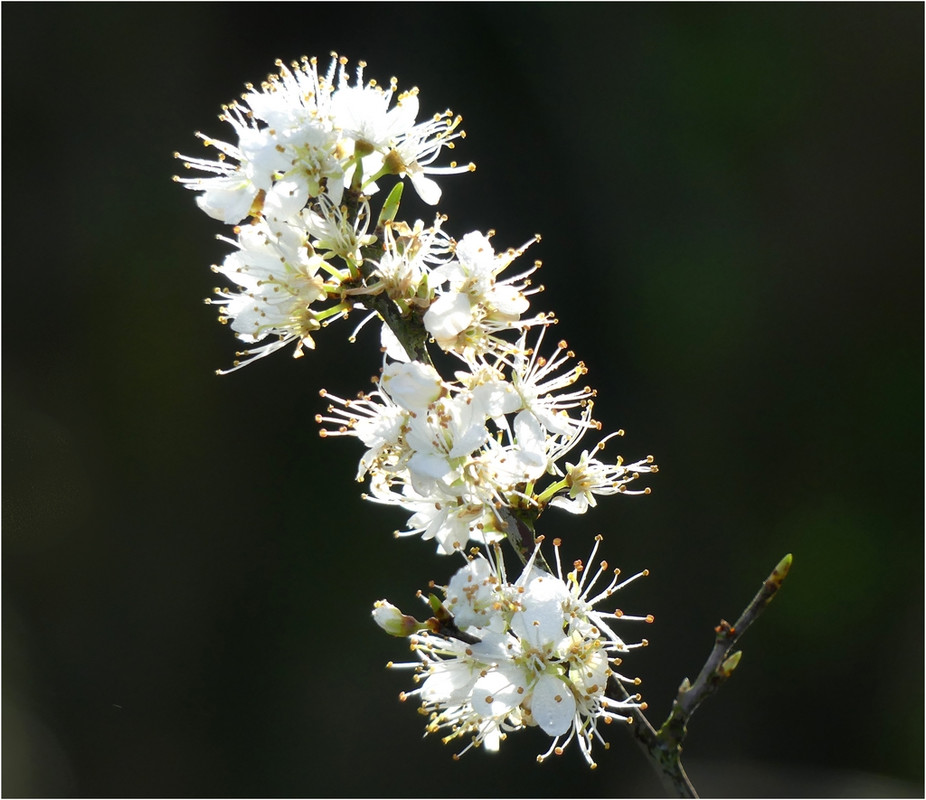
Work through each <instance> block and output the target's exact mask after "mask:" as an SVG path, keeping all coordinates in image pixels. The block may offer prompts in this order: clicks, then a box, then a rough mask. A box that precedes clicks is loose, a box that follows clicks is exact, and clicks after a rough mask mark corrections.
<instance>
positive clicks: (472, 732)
mask: <svg viewBox="0 0 926 800" xmlns="http://www.w3.org/2000/svg"><path fill="white" fill-rule="evenodd" d="M600 540H601V537H596V544H595V548H594V550H593V551H592V555H591V557H590V560H591V559H594V557H595V553H596V552H597V548H598V543H599V542H600ZM559 544H560V543H559V541H558V540H557V541H555V542H554V546H555V547H556V574H555V575H553V574H550V573H548V572H545V571H542V570H541V569H539V568H538V567H537V566H536V561H535V560H536V558H537V554H538V552H539V547H540V542H539V541H538V543H537V545H536V547H535V549H534V552H533V554H532V555H531V557H530V559H529V560H528V562H527V564H526V566H525V567H524V569H523V571H522V573H521V575H520V577H519V578H518V579H517V580H516V581H514V582H509V581H508V580H507V577H506V574H505V569H504V566H503V564H502V563H501V559H500V556H499V554H498V553H497V552H495V551H493V552H492V553H490V557H489V558H486V557H484V556H482V555H477V556H476V557H475V558H473V559H472V560H470V561H469V563H467V564H466V566H464V567H463V568H461V569H460V570H458V571H457V573H456V574H455V575H454V576H453V577H452V578H451V579H450V582H449V584H448V586H447V587H446V589H445V596H446V600H445V603H444V605H443V606H442V607H441V608H442V609H444V610H443V611H442V612H439V613H438V615H437V616H436V617H435V618H433V619H432V620H431V622H430V623H429V624H428V626H427V629H424V630H422V632H420V633H416V634H413V635H411V636H409V639H410V641H411V649H412V651H413V652H414V653H415V654H416V656H418V659H419V662H418V663H415V662H411V663H406V664H392V665H391V666H393V667H397V668H403V667H404V668H409V669H413V670H414V671H415V673H416V679H417V680H418V681H420V686H419V688H417V689H415V690H413V691H410V692H405V693H403V694H402V696H401V697H402V699H407V698H410V697H416V698H417V699H418V700H420V702H421V705H422V709H423V712H424V713H426V714H427V715H428V723H427V726H426V732H427V733H443V734H444V735H443V741H444V742H445V743H447V742H451V741H454V740H462V741H464V742H467V743H466V744H465V745H464V747H463V749H462V751H461V753H460V754H462V753H464V752H466V751H467V750H469V749H470V748H471V747H473V746H480V745H481V746H483V747H485V748H486V749H487V750H498V749H499V746H500V743H501V741H503V740H504V739H505V738H506V737H507V735H508V734H510V733H512V732H515V731H517V730H520V729H522V728H525V727H539V728H540V729H541V730H543V731H544V732H545V733H546V734H547V735H548V736H550V737H551V740H552V741H551V744H550V746H549V748H548V749H547V750H546V751H545V752H544V753H542V754H541V755H540V756H538V760H540V761H543V760H544V759H546V758H547V757H549V756H550V755H552V754H554V753H556V754H561V753H562V752H563V750H564V748H565V747H566V746H567V745H568V744H569V743H570V742H571V741H573V740H576V741H577V742H578V746H579V748H580V751H581V753H582V755H583V757H584V758H585V760H586V762H587V763H588V764H589V765H590V766H591V767H594V766H595V761H594V759H593V758H592V745H593V743H594V741H595V740H596V739H597V740H599V741H600V742H602V743H603V744H604V746H605V747H607V746H608V745H607V743H606V742H604V739H603V737H602V735H601V733H600V732H599V730H598V725H599V723H605V724H609V723H611V722H612V721H615V720H616V721H622V722H628V721H630V717H629V716H628V714H630V713H632V711H633V709H635V708H641V709H642V708H645V707H646V704H645V703H642V702H641V701H640V696H639V694H635V695H633V696H629V695H628V693H627V692H623V693H618V694H617V696H616V697H615V696H613V695H612V696H608V694H607V691H608V682H609V680H614V681H615V683H624V684H630V685H637V684H639V682H640V681H639V679H638V678H628V677H625V676H624V675H622V674H621V673H620V672H619V671H618V667H619V666H620V664H621V659H622V656H623V654H625V653H626V652H627V651H629V650H631V649H633V648H635V647H641V646H645V645H646V644H647V641H646V640H645V639H643V640H642V641H641V642H639V643H636V644H628V643H627V642H625V641H624V640H623V639H622V638H621V637H620V636H618V635H617V634H616V633H615V632H614V630H613V628H612V625H613V622H614V621H616V620H618V619H622V620H624V621H629V620H635V621H645V622H652V621H653V618H652V616H646V617H631V616H627V615H624V614H623V613H622V612H620V611H614V612H606V611H601V610H597V609H596V608H595V606H596V605H597V604H598V603H599V602H600V601H602V600H604V599H606V598H608V597H610V596H611V595H612V594H614V593H615V592H617V591H618V590H619V589H621V588H623V587H624V586H626V585H627V584H628V583H629V582H630V581H632V580H635V579H636V578H638V577H640V576H642V575H645V574H647V573H646V572H645V571H644V572H642V573H639V574H637V575H635V576H633V577H632V578H630V579H629V580H626V581H623V582H622V583H619V582H618V575H619V572H620V571H619V570H615V571H614V572H613V574H612V577H611V579H610V580H609V581H608V582H607V583H606V585H605V586H604V587H603V588H599V589H598V590H596V589H595V586H596V584H597V583H598V581H599V579H600V578H601V577H602V575H603V574H604V572H605V571H606V570H607V569H608V565H607V562H601V563H600V564H599V565H598V569H597V571H596V572H595V574H594V575H593V576H592V577H591V579H589V575H588V574H587V572H586V571H585V567H584V565H583V564H582V562H581V561H577V562H575V563H574V567H573V570H572V571H570V572H569V573H568V574H565V575H564V574H563V570H562V564H561V562H560V559H559ZM397 635H401V634H397Z"/></svg>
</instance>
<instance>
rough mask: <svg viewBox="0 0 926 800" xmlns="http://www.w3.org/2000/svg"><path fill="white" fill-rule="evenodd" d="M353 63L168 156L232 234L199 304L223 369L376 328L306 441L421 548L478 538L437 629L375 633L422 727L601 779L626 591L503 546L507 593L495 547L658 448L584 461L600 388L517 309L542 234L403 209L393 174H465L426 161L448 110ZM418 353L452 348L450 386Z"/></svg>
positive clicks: (447, 126) (618, 715)
mask: <svg viewBox="0 0 926 800" xmlns="http://www.w3.org/2000/svg"><path fill="white" fill-rule="evenodd" d="M347 64H348V62H347V60H346V59H344V58H342V57H338V56H334V55H333V56H332V60H331V63H330V66H329V68H328V70H327V72H324V73H320V72H319V69H318V64H317V62H316V60H315V59H306V58H304V59H302V61H301V62H295V63H293V64H291V65H289V66H287V65H285V64H283V62H277V67H278V73H276V74H273V75H271V76H269V77H268V78H267V80H266V81H265V82H263V83H262V84H261V85H260V86H259V87H255V86H253V85H250V84H249V85H247V87H246V91H245V93H244V94H243V95H242V96H241V99H240V100H238V101H235V102H232V103H231V104H229V105H227V106H224V107H223V113H222V115H221V116H220V119H221V120H223V121H225V122H227V123H228V124H229V125H230V126H231V128H232V130H233V133H234V137H233V141H222V140H218V139H213V138H211V137H207V136H205V135H203V134H199V136H200V138H201V139H202V140H203V141H204V143H205V145H206V146H207V147H210V148H213V149H214V150H215V151H217V153H218V155H217V157H216V158H215V159H212V160H210V159H204V158H196V157H189V156H179V155H178V157H179V158H181V159H183V162H184V166H185V167H186V168H188V169H190V170H193V171H196V172H198V173H200V174H199V175H198V176H195V177H186V178H177V179H176V180H178V181H179V182H180V183H181V184H182V185H184V186H185V187H186V188H188V189H190V190H193V191H195V192H197V193H198V194H197V198H196V200H197V203H198V204H199V206H200V208H201V209H202V210H203V211H205V212H206V213H207V214H208V215H209V216H210V217H212V218H214V219H216V220H219V221H221V222H223V223H225V224H227V225H229V226H231V234H230V235H225V236H220V237H219V238H220V239H221V240H222V241H224V242H225V243H227V244H228V245H230V246H231V248H232V250H231V252H230V253H229V254H228V255H227V256H226V257H225V259H224V261H223V262H222V264H221V265H216V266H214V267H213V270H214V272H216V273H217V274H220V275H222V276H223V277H224V278H225V279H226V280H227V281H229V282H230V284H234V285H233V286H232V285H229V286H220V287H216V289H215V296H214V297H213V298H211V299H210V300H207V301H206V302H207V303H210V304H213V305H217V306H218V308H219V319H220V321H222V322H223V323H226V324H228V325H230V327H231V328H232V330H233V331H234V333H235V335H236V336H237V337H238V339H239V340H241V341H242V342H244V343H245V344H246V345H247V347H246V349H244V350H242V351H241V352H239V353H237V355H236V360H235V361H234V363H233V366H232V367H231V369H229V370H225V372H231V371H234V370H236V369H239V368H240V367H243V366H244V365H246V364H248V363H251V362H253V361H254V360H255V359H259V358H263V357H265V356H267V355H269V354H271V353H273V352H275V351H277V350H279V349H281V348H283V347H287V346H293V355H294V356H301V355H302V354H303V352H304V350H305V349H313V348H314V347H315V339H314V336H315V335H316V334H317V333H318V332H319V331H320V330H321V329H322V328H324V327H326V326H328V325H329V324H331V323H332V322H334V321H335V320H339V319H341V318H344V317H347V316H349V315H351V314H354V312H358V311H359V312H361V315H362V320H361V322H360V323H359V325H357V326H356V328H355V329H354V334H353V335H352V336H351V339H352V340H353V339H354V338H355V336H356V333H357V331H358V330H359V329H360V328H361V327H363V326H364V325H365V324H366V323H367V322H374V324H375V323H379V337H378V344H379V345H380V348H381V353H382V369H381V372H380V375H379V376H378V378H377V379H376V381H375V382H376V386H375V388H374V389H373V390H372V391H370V392H368V393H361V394H359V395H358V396H356V397H355V398H351V399H345V398H341V397H338V396H336V395H333V394H331V393H329V392H325V391H323V392H322V394H323V396H325V397H327V399H328V401H329V406H328V408H327V410H326V412H325V413H322V414H319V415H318V416H317V418H316V419H317V421H318V422H319V424H320V425H321V426H322V427H321V430H320V432H321V434H322V435H323V436H351V437H355V438H357V439H359V440H360V441H361V442H362V443H363V445H364V447H365V452H364V454H363V456H362V457H361V459H360V463H359V467H358V470H357V475H356V477H357V479H358V480H364V479H368V480H369V491H368V493H367V494H366V495H365V496H366V497H367V498H368V499H370V500H372V501H374V502H378V503H382V504H386V505H392V506H396V507H398V508H400V509H403V510H404V511H405V512H407V513H408V514H409V515H410V516H409V518H408V522H407V525H406V529H405V530H404V531H402V532H401V533H398V532H397V535H408V536H411V535H420V536H421V537H422V538H423V539H425V540H433V541H434V542H435V543H436V545H437V551H438V552H439V553H441V554H453V553H460V554H463V553H466V552H467V551H466V550H465V548H466V547H467V545H468V544H469V543H470V542H474V543H475V549H473V550H470V551H469V555H468V556H467V558H468V561H467V564H466V566H464V567H463V568H462V569H460V570H459V571H458V572H457V573H456V574H455V575H454V576H453V577H452V578H451V580H450V582H449V584H448V585H447V587H445V595H446V597H445V600H446V603H441V602H440V601H437V600H434V599H433V598H432V602H431V609H432V612H433V613H434V616H433V617H431V618H430V619H428V620H426V621H425V622H423V623H418V622H417V621H416V620H414V619H413V618H411V617H407V616H406V615H403V614H402V613H401V612H399V611H398V609H395V607H393V606H391V605H390V604H388V603H386V602H385V601H381V602H380V603H378V604H377V605H376V608H375V609H374V612H373V616H374V619H375V620H376V621H377V622H378V623H379V624H380V625H381V626H382V627H384V628H385V629H386V630H387V631H389V632H390V633H394V634H397V635H403V636H410V637H411V638H412V648H413V650H414V651H415V653H416V654H417V657H418V659H419V661H418V662H416V663H415V665H414V668H415V670H416V676H415V677H416V680H417V681H418V682H419V683H420V688H418V689H416V690H415V691H413V692H409V693H408V695H407V696H412V695H415V696H418V697H419V698H420V699H421V702H422V704H423V706H424V709H425V712H426V713H427V714H429V722H428V731H429V732H432V731H446V735H445V740H454V739H458V738H460V737H469V740H470V741H469V745H467V746H466V747H464V750H466V749H469V747H470V746H473V745H484V746H485V748H486V749H490V750H495V749H498V746H499V742H500V741H501V740H502V739H503V738H505V736H506V735H507V734H508V733H510V732H512V731H515V730H519V729H521V728H524V727H529V726H535V727H539V728H541V729H542V730H543V731H545V732H546V733H547V734H549V735H550V736H551V737H552V739H553V743H552V744H551V746H550V749H549V750H548V752H547V753H545V754H544V755H543V756H542V757H541V760H542V759H543V758H545V757H546V756H547V755H549V754H551V753H554V752H555V753H559V752H561V750H562V748H563V747H565V745H566V744H568V743H569V742H570V741H572V740H577V741H578V742H579V746H580V748H581V750H582V753H583V755H584V756H585V758H586V760H587V761H588V763H589V764H590V765H592V766H594V761H593V760H592V758H591V746H592V741H593V739H596V738H597V739H601V735H600V733H599V731H598V724H599V722H603V723H609V722H611V721H612V720H626V719H628V718H629V717H628V716H627V715H625V714H624V713H623V712H625V711H630V710H631V709H634V708H638V707H643V704H641V703H640V698H639V696H638V695H635V696H633V697H630V696H629V695H628V694H627V693H626V692H618V696H617V699H615V698H614V697H613V696H612V697H609V696H607V695H606V690H607V688H608V684H609V680H610V679H611V678H614V683H615V684H618V685H619V684H621V683H627V682H630V683H637V682H638V681H637V680H628V679H627V678H624V677H623V676H621V675H620V674H619V673H618V672H617V670H616V668H617V666H618V665H619V664H620V656H619V655H618V654H619V653H623V652H625V651H626V650H628V649H630V648H631V647H633V646H636V645H628V644H626V643H625V642H624V641H623V640H622V639H621V638H620V637H618V636H617V634H616V633H615V632H614V631H613V629H612V627H611V626H612V624H613V622H614V621H615V620H616V619H617V618H619V617H621V616H622V615H621V613H620V612H619V611H615V612H611V613H606V612H602V611H596V610H595V609H594V606H595V605H596V604H597V603H598V602H599V601H600V600H602V599H604V598H606V597H608V596H610V595H611V594H613V592H615V591H617V589H619V588H621V587H622V586H623V585H625V584H626V583H627V582H626V581H625V582H624V583H622V584H618V582H617V575H616V573H615V575H614V577H613V578H612V579H611V580H610V582H609V583H608V584H607V586H606V587H605V588H604V589H603V590H601V591H599V592H598V593H597V594H593V586H594V585H595V583H596V581H597V580H598V578H599V577H600V576H601V574H602V572H603V571H604V570H605V569H606V565H605V564H604V563H602V566H601V568H600V569H599V571H598V573H596V575H595V577H594V578H593V579H592V580H590V581H589V580H587V575H586V574H584V573H583V566H582V564H581V562H575V563H574V569H573V570H572V571H570V572H568V573H566V574H564V572H563V570H562V567H561V565H560V563H559V552H558V544H557V550H556V559H557V561H556V564H557V568H556V574H554V573H553V571H552V570H550V569H548V568H547V567H546V562H545V560H544V559H543V557H542V556H541V555H540V554H539V548H540V541H542V537H540V538H538V540H537V543H536V545H535V546H534V549H533V551H532V552H531V551H530V547H527V548H524V547H523V546H522V547H520V549H519V548H518V547H516V555H518V557H519V558H521V560H522V563H523V564H524V568H523V571H522V573H521V575H520V577H519V578H518V579H517V580H515V581H513V582H509V581H508V580H507V577H506V573H505V567H504V560H503V557H502V555H501V551H500V545H501V543H502V542H503V541H504V540H505V539H506V538H507V539H508V540H509V541H511V540H512V539H513V531H512V526H513V525H518V526H521V525H523V526H524V530H527V531H533V525H534V523H535V522H536V521H537V519H538V518H539V517H540V515H541V513H543V512H544V511H545V510H546V509H547V508H549V507H557V508H561V509H563V510H565V511H568V512H570V513H573V514H582V513H584V512H586V511H587V510H588V509H589V508H591V507H594V506H595V505H596V504H597V498H598V497H601V496H604V495H614V494H619V493H623V494H645V493H648V492H649V489H648V488H644V489H636V488H634V487H635V486H636V484H634V483H633V482H634V481H636V480H637V479H638V478H639V477H640V476H641V475H642V474H645V473H653V472H655V471H656V466H655V464H654V463H653V459H652V457H650V456H648V457H646V458H644V459H639V460H636V461H633V462H632V463H626V464H625V463H624V461H623V459H622V458H621V457H620V456H617V457H616V458H614V459H613V460H610V461H605V460H603V459H602V458H601V455H600V454H601V452H602V450H603V449H604V447H605V445H606V444H607V443H608V442H610V441H611V440H612V439H613V438H614V437H616V436H619V435H621V434H622V433H623V432H622V431H615V432H612V433H610V434H608V435H603V436H599V437H598V440H597V442H596V443H595V444H593V445H591V446H585V447H584V449H580V447H582V445H581V442H582V441H583V439H584V437H585V436H586V434H589V433H590V432H592V431H594V432H595V433H597V432H599V431H600V430H601V425H600V424H599V423H598V422H597V421H596V420H595V419H594V418H593V416H592V412H593V408H594V398H595V396H596V392H595V390H593V389H592V388H590V387H588V386H582V385H580V384H579V383H578V382H579V381H580V379H582V378H583V377H584V376H585V374H586V372H587V370H586V368H585V365H584V364H583V363H582V362H581V361H576V360H575V355H574V353H573V352H572V351H571V350H570V349H569V348H568V345H567V344H566V342H565V341H562V340H560V341H558V342H557V343H556V344H555V346H553V347H550V348H547V347H545V345H544V340H545V336H546V332H547V331H548V330H549V328H550V326H552V325H553V324H555V323H556V320H555V318H554V317H553V315H552V314H550V313H545V312H533V311H532V310H531V297H532V296H533V295H534V294H536V293H537V292H539V291H541V289H542V287H539V286H534V285H533V284H532V275H533V273H534V272H535V271H536V270H537V269H538V267H539V266H540V262H538V261H535V262H533V263H531V264H529V265H528V266H526V267H524V268H521V269H520V270H512V271H509V268H510V267H511V266H512V265H513V264H514V263H515V262H516V261H517V260H518V259H519V258H520V257H521V256H523V255H524V253H525V251H526V250H527V249H528V247H530V246H531V245H533V244H534V243H535V242H536V241H538V240H539V236H535V237H533V238H532V239H531V240H529V241H528V242H527V243H525V244H524V245H522V246H521V247H517V248H500V249H497V248H496V247H495V245H494V244H493V242H492V237H493V236H494V232H493V231H487V232H481V231H470V232H468V233H465V234H464V235H462V236H459V237H454V236H452V235H451V234H450V233H449V232H448V231H447V230H446V223H447V218H446V217H444V216H443V215H441V214H437V215H435V217H434V220H433V222H432V223H431V224H425V223H424V222H423V221H421V220H415V221H414V222H409V221H405V220H402V219H401V218H400V217H399V215H398V212H399V207H400V204H401V201H402V196H403V187H404V181H405V179H406V178H407V179H408V181H409V182H410V183H411V185H412V188H413V189H414V190H415V192H416V193H417V195H418V196H419V198H420V199H421V200H422V201H424V202H425V203H426V204H429V205H432V206H433V205H436V204H437V203H438V201H439V200H440V197H441V188H440V186H439V185H438V182H437V179H438V178H441V177H442V176H446V175H452V174H456V173H462V172H468V171H471V170H472V169H473V168H474V167H473V165H472V164H467V165H458V164H457V163H456V162H454V161H451V162H450V163H449V164H445V165H443V166H441V165H438V164H437V163H436V162H437V161H438V158H439V157H440V155H441V154H442V152H443V150H445V149H447V150H451V149H453V148H454V145H455V143H456V141H457V140H458V139H460V138H462V137H463V135H464V134H463V131H462V130H461V129H460V127H459V126H460V122H461V120H460V117H458V116H455V115H454V114H453V113H452V112H450V111H444V112H441V113H437V114H434V115H433V116H431V117H430V118H426V119H425V120H424V121H419V120H418V113H419V100H418V90H417V89H410V90H407V91H401V92H400V91H399V90H398V84H397V81H396V80H395V79H394V78H393V79H392V80H391V81H390V82H389V84H388V86H383V85H380V84H379V83H377V82H376V81H374V80H367V81H366V82H365V81H364V69H365V66H366V65H365V64H364V63H363V62H360V64H359V65H358V67H357V68H356V70H355V71H354V72H353V73H351V72H349V70H348V66H347ZM387 180H388V181H390V182H392V187H391V189H390V190H389V191H388V192H383V194H384V195H385V198H384V199H383V200H382V202H381V204H380V205H379V209H378V211H376V210H374V207H373V201H374V199H375V198H376V195H377V193H378V192H379V191H380V184H381V183H384V182H386V181H387ZM430 346H433V347H434V348H437V349H439V350H440V351H442V352H443V353H445V354H449V356H450V358H446V359H444V361H445V362H447V363H450V364H452V365H454V366H455V367H456V369H454V370H452V378H448V377H446V375H442V374H441V372H440V371H439V370H438V369H437V368H436V367H435V365H434V361H432V359H431V351H430V350H429V347H430ZM446 371H450V370H445V372H446ZM519 533H523V531H520V530H519ZM520 541H521V545H523V544H524V540H523V536H522V538H521V540H520ZM597 547H598V545H597V543H596V545H595V551H597ZM480 548H485V549H486V551H487V552H488V556H486V555H484V554H482V552H481V550H480ZM592 557H593V558H594V552H593V556H592ZM635 577H636V576H635ZM623 619H625V620H626V619H646V620H648V621H651V618H649V617H647V618H628V617H623ZM643 643H644V644H645V641H644V642H643Z"/></svg>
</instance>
